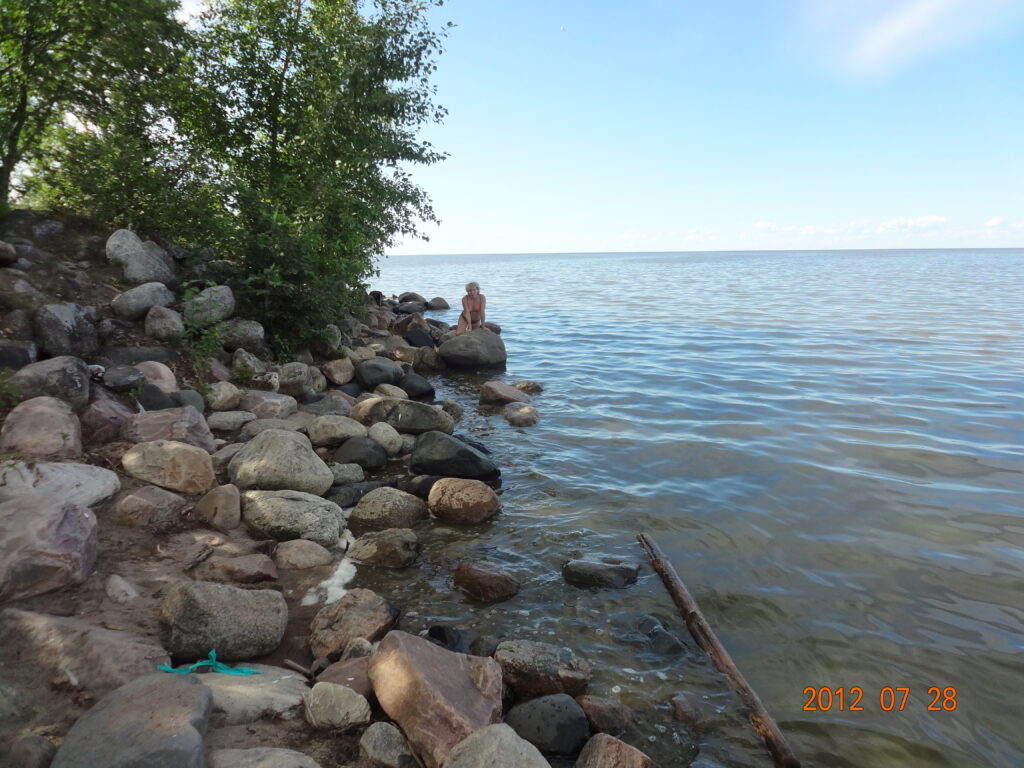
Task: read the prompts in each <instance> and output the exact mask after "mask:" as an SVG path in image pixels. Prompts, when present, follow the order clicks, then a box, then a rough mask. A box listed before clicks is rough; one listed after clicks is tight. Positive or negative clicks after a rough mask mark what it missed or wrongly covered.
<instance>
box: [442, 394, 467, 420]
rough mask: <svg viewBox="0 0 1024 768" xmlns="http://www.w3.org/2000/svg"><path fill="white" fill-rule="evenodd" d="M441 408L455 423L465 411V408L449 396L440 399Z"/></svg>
mask: <svg viewBox="0 0 1024 768" xmlns="http://www.w3.org/2000/svg"><path fill="white" fill-rule="evenodd" d="M441 408H442V409H443V410H444V412H445V413H447V414H448V415H449V416H451V417H452V421H454V422H455V423H456V424H458V423H459V422H460V421H462V416H463V414H464V413H465V409H464V408H463V407H462V406H461V405H459V404H458V403H457V402H455V401H454V400H452V399H451V398H448V399H446V400H442V401H441Z"/></svg>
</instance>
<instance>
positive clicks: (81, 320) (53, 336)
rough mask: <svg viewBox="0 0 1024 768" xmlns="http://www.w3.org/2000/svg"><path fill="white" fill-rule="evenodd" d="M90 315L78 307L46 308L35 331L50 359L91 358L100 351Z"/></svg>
mask: <svg viewBox="0 0 1024 768" xmlns="http://www.w3.org/2000/svg"><path fill="white" fill-rule="evenodd" d="M89 314H90V313H89V312H88V311H87V310H86V308H84V307H80V306H78V305H77V304H71V303H65V304H46V305H44V306H42V307H40V308H39V311H37V312H36V316H35V321H34V328H35V337H36V341H37V342H38V344H39V348H40V349H41V350H42V351H43V352H45V353H46V354H47V355H50V356H52V357H58V356H60V355H73V356H75V357H87V356H88V355H91V354H92V353H93V352H95V351H96V350H97V349H99V346H100V340H99V336H98V335H97V333H96V327H95V326H94V325H93V324H92V322H91V321H90V320H89Z"/></svg>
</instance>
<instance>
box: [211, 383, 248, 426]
mask: <svg viewBox="0 0 1024 768" xmlns="http://www.w3.org/2000/svg"><path fill="white" fill-rule="evenodd" d="M241 401H242V390H240V389H239V388H238V387H236V386H235V385H234V384H232V383H231V382H230V381H218V382H216V383H215V384H211V385H210V390H209V392H207V393H206V404H207V405H208V406H209V407H210V410H211V411H233V410H235V409H236V408H238V404H239V403H240V402H241ZM255 417H256V416H255V414H253V418H255Z"/></svg>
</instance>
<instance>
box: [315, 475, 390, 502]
mask: <svg viewBox="0 0 1024 768" xmlns="http://www.w3.org/2000/svg"><path fill="white" fill-rule="evenodd" d="M356 466H358V465H356ZM385 485H386V483H384V482H382V481H381V480H367V481H366V482H363V483H352V484H351V485H342V486H336V487H334V488H332V489H331V492H330V493H329V494H328V495H327V500H328V501H332V502H334V503H335V504H337V505H338V506H339V507H352V506H355V505H356V504H358V503H359V500H360V499H361V498H363V496H365V495H366V494H368V493H369V492H370V491H372V490H375V489H377V488H383V487H384V486H385Z"/></svg>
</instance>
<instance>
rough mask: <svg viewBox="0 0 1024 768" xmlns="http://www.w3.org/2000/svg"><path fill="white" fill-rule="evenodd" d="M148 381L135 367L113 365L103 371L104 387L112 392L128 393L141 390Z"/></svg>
mask: <svg viewBox="0 0 1024 768" xmlns="http://www.w3.org/2000/svg"><path fill="white" fill-rule="evenodd" d="M145 381H147V379H146V377H145V376H143V375H142V371H140V370H139V369H138V368H136V367H135V366H134V365H112V366H110V367H109V368H107V369H106V370H105V371H103V385H104V386H105V387H106V388H107V389H109V390H110V391H112V392H127V391H128V390H130V389H134V388H136V387H138V388H141V387H142V385H143V383H144V382H145Z"/></svg>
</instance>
